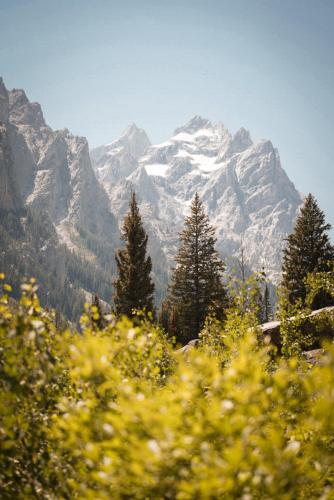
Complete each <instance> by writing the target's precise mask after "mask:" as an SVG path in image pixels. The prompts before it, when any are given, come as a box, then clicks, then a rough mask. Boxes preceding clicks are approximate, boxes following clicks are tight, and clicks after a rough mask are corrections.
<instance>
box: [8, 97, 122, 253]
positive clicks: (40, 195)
mask: <svg viewBox="0 0 334 500" xmlns="http://www.w3.org/2000/svg"><path fill="white" fill-rule="evenodd" d="M8 96H9V121H10V123H11V124H12V125H14V126H15V128H16V131H17V134H16V135H17V136H18V137H19V138H20V140H21V143H22V145H24V146H25V147H24V149H25V150H26V151H25V153H26V154H25V155H24V157H22V148H20V147H15V146H19V144H15V143H13V147H12V150H13V157H14V161H15V164H16V165H17V168H16V170H17V172H18V174H17V178H18V179H19V182H20V184H21V192H22V196H23V197H24V201H25V203H26V204H27V205H29V206H32V207H34V208H35V209H38V210H44V211H46V212H47V213H48V215H49V217H50V219H51V220H52V222H53V223H54V224H55V227H56V229H57V232H58V235H59V237H60V239H61V240H62V241H64V242H65V243H66V244H67V245H68V246H69V247H72V248H77V239H78V231H77V228H78V227H81V228H84V230H86V231H88V232H89V233H91V234H93V235H94V236H96V237H100V238H103V240H107V241H110V242H114V241H115V239H116V240H117V223H116V221H115V218H114V216H113V214H112V213H111V211H110V208H109V203H108V199H107V196H106V194H105V192H104V190H103V188H102V187H101V186H100V184H99V183H98V182H97V180H96V177H95V174H94V171H93V169H92V166H91V162H90V157H89V149H88V143H87V140H86V139H85V138H83V137H76V136H73V135H72V134H71V133H70V132H69V131H68V130H66V129H65V130H61V131H53V130H52V129H51V128H50V127H49V126H47V125H46V123H45V120H44V117H43V113H42V110H41V107H40V105H39V104H38V103H31V102H29V100H28V99H27V97H26V95H25V93H24V91H23V90H16V89H14V90H12V91H11V92H8Z"/></svg>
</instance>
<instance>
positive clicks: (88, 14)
mask: <svg viewBox="0 0 334 500" xmlns="http://www.w3.org/2000/svg"><path fill="white" fill-rule="evenodd" d="M0 75H2V76H3V78H4V81H5V84H6V86H7V87H8V88H12V87H16V88H17V87H19V88H24V89H25V90H26V92H27V95H28V97H29V98H30V99H31V100H36V101H38V102H40V103H41V105H42V107H43V111H44V115H45V118H46V120H47V122H48V123H49V124H50V125H51V126H52V127H53V128H64V127H67V128H69V129H70V130H71V131H72V132H73V133H75V134H80V135H84V136H86V137H87V138H88V140H89V142H90V145H91V146H96V145H99V144H102V143H106V142H111V140H113V139H114V138H117V136H118V135H119V134H120V133H121V131H122V130H123V129H124V128H125V127H126V126H127V125H128V124H129V123H131V122H135V123H137V125H138V126H141V127H143V128H144V129H145V130H146V132H147V133H148V135H149V137H150V139H151V141H152V142H158V141H163V140H165V139H166V138H167V137H168V136H169V135H170V134H171V132H172V131H173V129H174V128H176V127H177V126H178V125H180V124H182V123H183V122H185V121H186V120H188V119H189V118H190V117H191V116H193V115H195V114H201V115H202V116H204V117H206V118H209V119H210V120H212V121H222V122H223V123H224V124H225V125H226V126H227V127H228V128H230V130H231V131H232V132H234V131H235V130H236V129H237V128H239V127H241V126H244V127H245V128H247V129H249V130H250V132H251V135H252V137H253V138H254V139H259V138H263V137H264V138H268V139H271V140H272V142H273V143H274V145H275V146H276V147H277V148H278V149H279V152H280V155H281V160H282V165H283V167H284V168H285V169H286V171H287V172H288V175H289V176H290V178H291V179H292V180H293V181H294V183H295V185H296V187H297V188H298V189H299V190H300V191H302V192H304V193H307V192H309V191H311V192H313V193H314V194H315V195H316V197H317V198H318V201H319V203H320V206H321V207H322V208H323V209H324V210H325V211H326V215H327V218H328V220H329V221H330V222H331V223H332V224H333V225H334V192H333V188H334V130H333V117H334V0H229V1H226V0H217V1H215V0H201V1H197V0H178V1H173V0H168V1H164V0H133V1H130V0H120V1H113V0H54V1H52V0H0Z"/></svg>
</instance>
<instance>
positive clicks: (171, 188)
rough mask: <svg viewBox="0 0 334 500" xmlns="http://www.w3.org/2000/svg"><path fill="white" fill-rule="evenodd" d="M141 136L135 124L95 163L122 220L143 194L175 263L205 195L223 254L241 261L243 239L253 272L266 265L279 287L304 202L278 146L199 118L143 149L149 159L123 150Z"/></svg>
mask: <svg viewBox="0 0 334 500" xmlns="http://www.w3.org/2000/svg"><path fill="white" fill-rule="evenodd" d="M137 134H138V129H137V127H136V126H131V127H129V128H128V129H127V131H126V132H125V133H124V134H123V135H122V136H121V137H120V139H118V140H117V141H114V142H112V143H111V144H110V145H107V146H102V148H106V149H107V151H108V155H107V156H105V157H100V159H99V161H94V162H93V165H94V168H95V169H96V171H97V174H98V177H99V179H100V181H101V182H102V183H103V185H104V186H105V188H106V190H107V192H108V194H109V198H110V203H111V209H112V210H113V212H114V213H115V214H116V217H117V218H118V219H119V221H121V220H122V218H123V217H124V215H125V213H126V211H127V207H128V197H129V192H131V190H135V191H136V192H137V193H138V198H139V201H140V205H141V209H142V210H143V213H144V216H145V223H146V226H147V229H148V232H149V233H150V237H151V238H154V241H155V243H158V244H159V246H160V247H161V248H162V249H163V253H164V255H165V258H166V259H167V261H168V263H169V265H172V261H173V257H174V255H175V251H176V245H177V235H178V232H179V231H180V230H181V229H182V224H183V219H184V215H185V214H186V213H187V211H188V209H189V203H190V201H191V199H192V197H193V196H194V194H195V192H198V193H199V194H200V196H201V197H202V199H203V201H204V203H205V205H206V210H207V212H208V214H209V216H210V219H211V221H212V223H213V224H214V225H215V226H216V229H217V233H216V234H217V237H218V242H217V245H218V248H219V250H220V251H221V253H222V255H223V256H227V257H237V256H238V253H239V251H240V243H241V241H243V245H244V248H245V255H247V264H248V265H249V267H251V268H253V269H257V270H258V269H261V268H262V267H263V266H264V267H265V269H266V272H267V274H268V275H269V277H270V278H271V279H272V280H273V281H275V282H277V281H278V280H279V273H280V266H281V247H282V242H283V239H284V238H285V237H286V235H287V234H288V233H289V232H290V231H291V229H292V226H293V222H294V219H295V216H296V213H297V210H298V208H299V206H300V203H301V198H300V195H299V193H298V192H297V191H296V189H295V187H294V185H293V184H292V182H291V181H290V180H289V178H288V177H287V175H286V173H285V172H284V170H283V169H282V167H281V164H280V159H279V155H278V152H277V150H276V149H275V148H274V147H273V145H272V143H271V142H270V141H266V140H262V141H257V142H255V143H254V142H253V141H252V139H251V136H250V133H249V131H247V130H246V129H244V128H240V129H239V130H238V131H237V132H236V133H235V134H233V135H232V134H231V133H230V132H229V131H228V129H227V128H226V127H225V126H224V125H223V124H222V123H217V124H213V123H211V122H210V121H209V120H207V119H206V118H202V117H201V116H198V115H196V116H194V117H193V118H191V120H189V121H188V122H187V123H186V124H185V125H182V126H181V127H178V128H176V129H175V132H174V134H173V135H172V137H170V138H169V139H168V140H167V141H165V142H162V143H160V144H156V145H152V146H147V148H146V149H145V150H144V148H142V151H143V153H142V154H141V155H136V156H134V155H132V154H131V155H128V156H127V155H126V154H125V153H124V151H125V147H124V146H123V148H124V149H122V150H119V149H118V148H119V147H120V145H121V144H122V145H123V144H127V142H126V141H127V140H128V137H129V136H130V137H132V135H134V136H137ZM128 152H129V150H128V149H127V150H126V153H127V154H128ZM137 152H139V151H138V150H137ZM95 154H96V150H94V151H93V159H94V155H95ZM106 172H107V175H105V173H106ZM151 250H152V251H154V249H153V248H151Z"/></svg>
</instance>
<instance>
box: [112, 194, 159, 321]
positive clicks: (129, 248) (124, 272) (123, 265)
mask: <svg viewBox="0 0 334 500" xmlns="http://www.w3.org/2000/svg"><path fill="white" fill-rule="evenodd" d="M122 239H123V240H124V242H125V248H123V249H122V250H118V251H117V253H116V263H117V268H118V278H117V279H116V280H115V282H114V285H115V295H114V304H115V309H116V313H117V314H126V315H127V316H129V317H132V316H133V315H134V314H133V312H134V310H136V309H145V310H146V311H147V312H152V311H153V293H154V284H153V282H152V279H151V271H152V262H151V257H149V256H148V257H147V256H146V246H147V240H148V236H147V234H146V232H145V229H144V226H143V223H142V220H141V216H140V213H139V209H138V205H137V201H136V195H135V193H132V198H131V201H130V210H129V213H128V215H127V216H126V217H125V220H124V225H123V233H122Z"/></svg>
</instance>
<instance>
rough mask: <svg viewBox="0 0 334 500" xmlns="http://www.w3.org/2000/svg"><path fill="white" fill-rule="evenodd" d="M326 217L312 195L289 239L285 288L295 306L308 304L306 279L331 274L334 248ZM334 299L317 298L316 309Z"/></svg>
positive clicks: (314, 302) (284, 260) (285, 264)
mask: <svg viewBox="0 0 334 500" xmlns="http://www.w3.org/2000/svg"><path fill="white" fill-rule="evenodd" d="M330 228H331V226H330V224H326V222H325V215H324V213H323V212H322V211H321V210H320V208H319V207H318V204H317V202H316V200H315V198H314V197H313V196H312V195H311V194H309V195H308V196H307V197H306V198H305V202H304V205H303V207H302V208H301V211H300V214H299V216H298V218H297V221H296V224H295V228H294V231H293V233H292V234H290V236H289V237H288V238H287V246H286V248H285V250H284V254H283V280H282V286H283V288H284V289H285V290H286V293H287V299H288V300H289V302H290V303H292V304H293V303H294V302H296V301H298V299H301V301H302V303H303V304H304V303H305V298H306V286H305V278H306V277H307V275H308V274H309V273H318V272H327V271H329V269H330V267H331V266H332V265H333V262H334V247H333V246H332V245H331V243H330V240H329V236H328V234H327V233H328V231H329V229H330ZM332 304H333V299H332V298H330V297H329V296H328V295H327V294H326V293H319V294H318V295H317V296H314V297H313V303H312V304H311V306H312V309H319V308H321V307H325V306H327V305H332Z"/></svg>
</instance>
